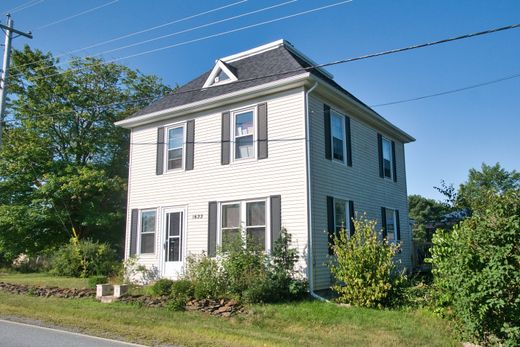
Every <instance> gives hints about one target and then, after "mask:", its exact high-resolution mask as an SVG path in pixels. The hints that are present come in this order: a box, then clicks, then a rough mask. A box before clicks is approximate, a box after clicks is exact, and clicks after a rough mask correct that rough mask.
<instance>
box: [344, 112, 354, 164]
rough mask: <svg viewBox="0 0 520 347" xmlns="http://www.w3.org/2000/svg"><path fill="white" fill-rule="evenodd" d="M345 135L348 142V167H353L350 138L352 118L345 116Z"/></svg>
mask: <svg viewBox="0 0 520 347" xmlns="http://www.w3.org/2000/svg"><path fill="white" fill-rule="evenodd" d="M345 133H346V140H347V165H348V166H352V139H351V137H350V117H348V116H345Z"/></svg>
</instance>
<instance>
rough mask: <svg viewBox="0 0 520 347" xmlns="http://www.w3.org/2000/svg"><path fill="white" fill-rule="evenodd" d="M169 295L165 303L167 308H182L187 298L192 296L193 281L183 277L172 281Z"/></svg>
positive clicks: (180, 309)
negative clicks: (168, 299) (169, 297)
mask: <svg viewBox="0 0 520 347" xmlns="http://www.w3.org/2000/svg"><path fill="white" fill-rule="evenodd" d="M170 296H171V299H170V301H169V302H168V304H167V308H168V309H169V310H173V311H182V310H184V309H185V307H186V303H187V302H188V300H190V299H191V298H193V296H194V288H193V283H191V281H189V280H185V279H181V280H178V281H175V282H173V284H172V287H171V293H170Z"/></svg>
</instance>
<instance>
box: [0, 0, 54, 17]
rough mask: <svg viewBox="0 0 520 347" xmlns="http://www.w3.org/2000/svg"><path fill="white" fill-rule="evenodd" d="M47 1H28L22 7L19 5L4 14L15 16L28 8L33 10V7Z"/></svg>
mask: <svg viewBox="0 0 520 347" xmlns="http://www.w3.org/2000/svg"><path fill="white" fill-rule="evenodd" d="M44 1H45V0H31V1H28V2H26V3H23V4H21V5H18V6H16V7H14V8H12V9H10V10H8V11H5V12H4V14H14V13H17V12H21V11H23V10H26V9H28V8H31V7H33V6H36V5H38V4H41V3H42V2H44Z"/></svg>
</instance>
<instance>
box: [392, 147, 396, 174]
mask: <svg viewBox="0 0 520 347" xmlns="http://www.w3.org/2000/svg"><path fill="white" fill-rule="evenodd" d="M395 163H396V160H395V142H394V141H392V167H393V170H394V172H393V174H394V182H397V165H396V164H395Z"/></svg>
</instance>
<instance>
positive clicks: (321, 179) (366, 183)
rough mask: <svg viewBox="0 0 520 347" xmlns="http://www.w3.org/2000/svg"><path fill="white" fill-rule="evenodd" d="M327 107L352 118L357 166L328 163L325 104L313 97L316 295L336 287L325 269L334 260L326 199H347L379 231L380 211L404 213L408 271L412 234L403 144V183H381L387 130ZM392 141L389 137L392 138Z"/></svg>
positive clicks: (352, 113) (397, 144) (399, 154)
mask: <svg viewBox="0 0 520 347" xmlns="http://www.w3.org/2000/svg"><path fill="white" fill-rule="evenodd" d="M325 103H326V104H328V105H329V106H330V107H331V109H332V108H334V109H337V110H340V111H341V112H344V113H346V114H348V115H349V116H350V128H351V134H352V135H351V136H352V137H351V143H352V160H353V161H354V162H355V163H356V164H355V165H353V166H352V167H348V166H342V165H336V164H335V163H334V161H331V160H327V159H326V158H325V155H324V151H325V130H324V121H323V117H324V116H323V104H324V100H323V99H321V97H319V96H316V95H315V94H314V93H312V94H311V97H310V100H309V108H310V112H311V119H310V132H311V138H310V144H311V178H312V179H311V189H312V223H313V230H312V233H313V244H314V252H313V253H314V261H313V264H314V270H315V271H314V280H315V286H316V289H324V288H327V287H328V286H329V285H330V283H331V276H330V272H329V270H328V268H327V265H326V263H327V260H328V256H329V255H328V240H327V234H326V233H324V232H323V231H324V230H327V196H333V197H345V198H348V200H352V201H354V207H355V210H356V211H358V212H359V213H363V212H366V213H367V217H368V218H369V219H371V220H376V221H377V222H378V224H377V230H381V228H382V225H381V206H392V207H393V208H395V209H397V210H399V215H400V225H401V246H402V251H401V253H400V254H399V257H400V259H401V262H402V265H403V266H405V267H407V268H410V267H411V232H410V228H409V222H408V206H407V193H406V174H405V166H404V145H403V143H401V142H399V141H395V140H394V141H395V147H396V148H395V152H396V159H397V168H396V169H397V177H402V179H399V180H398V181H397V182H393V181H391V180H388V179H386V180H381V179H380V177H379V158H378V150H377V145H378V144H377V133H378V132H379V133H381V132H382V133H384V129H377V130H376V129H375V128H373V127H372V126H370V125H367V124H365V123H364V122H362V121H360V120H359V118H358V115H359V112H360V111H359V110H358V109H356V108H352V109H342V108H341V107H339V106H338V105H335V104H334V103H333V102H331V101H329V100H327V101H326V102H325ZM387 138H390V137H389V136H387ZM345 200H347V199H345ZM347 205H348V203H347ZM347 210H348V207H347Z"/></svg>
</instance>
